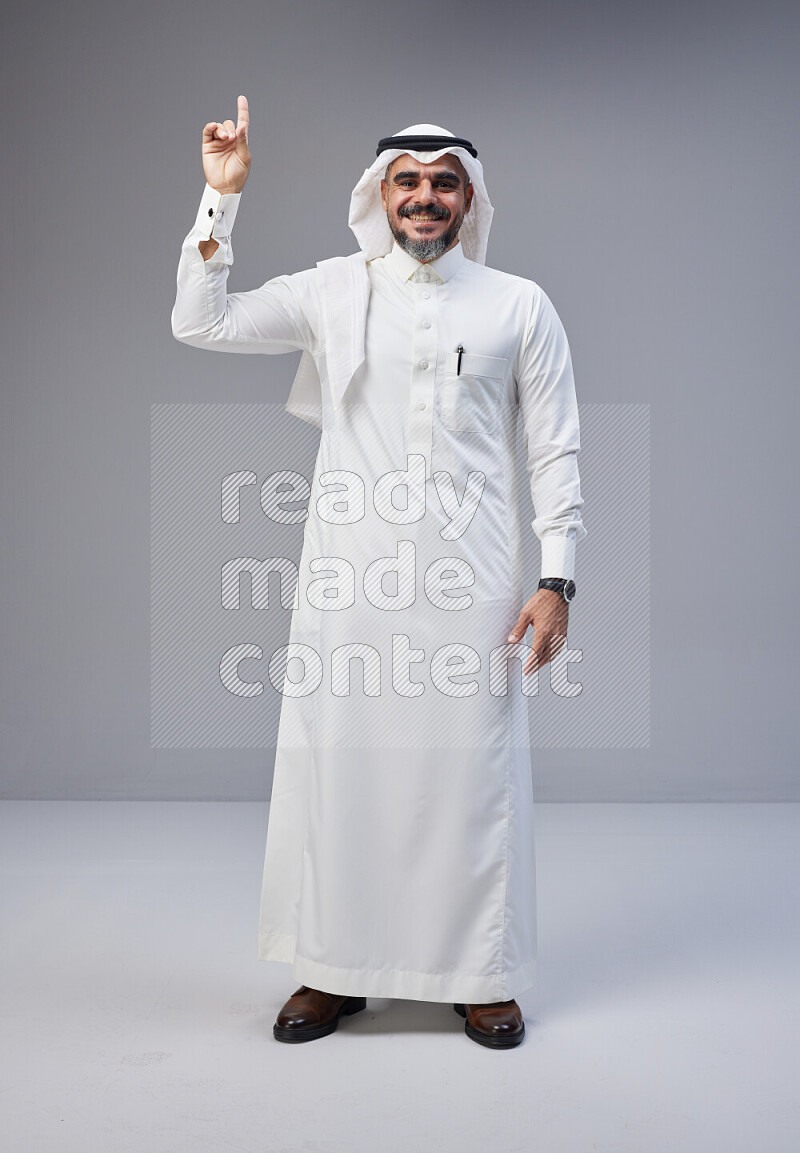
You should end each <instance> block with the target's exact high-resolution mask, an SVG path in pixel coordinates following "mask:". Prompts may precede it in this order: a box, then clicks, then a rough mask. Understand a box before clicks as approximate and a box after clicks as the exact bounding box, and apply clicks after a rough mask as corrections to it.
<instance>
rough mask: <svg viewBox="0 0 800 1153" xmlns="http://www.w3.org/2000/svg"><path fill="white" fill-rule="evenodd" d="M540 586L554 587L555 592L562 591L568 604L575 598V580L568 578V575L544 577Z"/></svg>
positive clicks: (561, 593)
mask: <svg viewBox="0 0 800 1153" xmlns="http://www.w3.org/2000/svg"><path fill="white" fill-rule="evenodd" d="M539 588H540V589H552V591H553V592H554V593H560V595H561V596H562V597H563V598H564V600H565V601H566V602H567V604H569V602H570V601H572V600H574V599H575V581H573V580H567V578H566V577H542V579H541V580H540V581H539Z"/></svg>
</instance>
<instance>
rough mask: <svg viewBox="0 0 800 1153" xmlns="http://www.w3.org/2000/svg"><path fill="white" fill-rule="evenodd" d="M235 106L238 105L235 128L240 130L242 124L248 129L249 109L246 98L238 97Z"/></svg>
mask: <svg viewBox="0 0 800 1153" xmlns="http://www.w3.org/2000/svg"><path fill="white" fill-rule="evenodd" d="M237 105H238V109H239V120H238V123H237V125H236V127H237V128H241V127H242V125H243V124H244V125H245V127H246V128H249V127H250V108H249V106H248V104H247V97H246V96H240V97H239V99H238V101H237Z"/></svg>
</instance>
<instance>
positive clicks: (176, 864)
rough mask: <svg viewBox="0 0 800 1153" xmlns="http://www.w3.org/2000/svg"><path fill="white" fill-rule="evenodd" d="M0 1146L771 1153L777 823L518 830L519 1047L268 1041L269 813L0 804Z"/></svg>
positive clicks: (559, 817) (785, 1079) (404, 1011)
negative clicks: (522, 955) (528, 939)
mask: <svg viewBox="0 0 800 1153" xmlns="http://www.w3.org/2000/svg"><path fill="white" fill-rule="evenodd" d="M0 820H1V821H2V825H1V826H0V833H1V834H2V836H1V838H0V870H1V875H2V906H1V907H0V913H1V914H2V927H3V931H2V971H1V972H0V1013H2V1022H1V1023H2V1065H1V1066H0V1075H1V1076H2V1085H1V1086H0V1087H1V1089H2V1094H1V1095H0V1108H1V1109H2V1117H1V1118H0V1132H2V1133H3V1148H5V1149H8V1150H13V1151H14V1153H39V1151H42V1153H50V1151H51V1150H52V1151H53V1153H55V1151H58V1153H73V1151H75V1153H78V1151H80V1153H94V1151H95V1150H97V1151H98V1153H99V1151H103V1153H128V1151H131V1153H133V1151H134V1150H135V1151H136V1153H183V1151H184V1150H185V1151H186V1153H206V1151H209V1153H210V1151H215V1153H216V1151H220V1153H223V1151H232V1150H240V1151H246V1153H249V1151H253V1153H255V1151H259V1153H261V1151H265V1150H269V1151H270V1153H271V1151H273V1150H274V1151H276V1153H294V1151H297V1153H300V1151H301V1150H302V1151H303V1153H339V1151H341V1153H345V1151H346V1153H362V1151H363V1153H367V1151H369V1153H417V1151H418V1153H431V1151H433V1150H445V1151H446V1150H451V1149H452V1150H460V1151H462V1153H463V1151H467V1153H472V1151H473V1150H474V1151H475V1153H479V1151H480V1153H483V1151H484V1150H492V1151H494V1150H497V1151H502V1153H514V1151H524V1153H533V1151H536V1153H539V1151H540V1153H590V1151H597V1150H600V1151H608V1153H612V1151H613V1153H627V1151H630V1153H661V1151H664V1153H666V1151H669V1153H716V1151H717V1150H724V1151H725V1153H739V1151H741V1153H745V1151H746V1153H753V1151H754V1150H756V1149H757V1150H758V1151H759V1153H796V1150H797V1149H798V1148H800V1109H799V1107H798V1083H800V1082H799V1081H798V1055H800V1046H798V1039H797V1037H798V1026H799V1025H800V1021H799V1020H798V1016H799V1015H798V1001H799V1000H800V998H799V997H798V987H799V985H800V977H799V974H800V969H799V967H798V959H799V954H800V948H798V945H799V943H800V920H799V919H798V846H800V836H799V834H800V805H777V804H755V805H749V804H707V805H700V804H679V805H665V804H656V805H644V804H641V805H639V804H606V805H602V804H586V805H574V804H563V805H556V804H548V805H539V806H538V807H537V810H536V836H537V859H538V877H537V885H538V894H539V918H538V927H539V957H540V962H539V963H540V972H539V979H538V981H537V984H536V986H535V987H534V988H533V989H531V990H529V992H528V993H526V994H525V995H524V996H523V997H521V998H520V1004H521V1005H522V1008H523V1011H524V1013H525V1018H526V1022H527V1029H528V1034H527V1037H526V1040H525V1042H524V1043H523V1044H522V1045H521V1046H520V1047H519V1048H517V1049H513V1050H509V1051H507V1052H495V1051H492V1050H487V1049H483V1048H481V1047H479V1046H478V1045H476V1044H475V1043H474V1042H472V1041H470V1040H469V1039H468V1038H467V1037H466V1036H465V1035H464V1032H463V1028H464V1022H463V1019H461V1018H459V1017H457V1016H456V1014H455V1013H454V1012H453V1009H452V1007H450V1006H449V1005H441V1004H433V1003H425V1002H412V1001H380V1000H369V1001H368V1003H367V1011H366V1012H364V1013H361V1014H359V1015H358V1016H356V1017H353V1018H349V1019H346V1020H345V1021H344V1022H343V1024H342V1025H341V1026H340V1028H339V1030H338V1032H336V1033H334V1034H333V1035H332V1036H330V1037H325V1038H323V1039H321V1040H319V1041H314V1042H311V1043H309V1044H305V1045H298V1046H289V1045H282V1044H280V1043H279V1042H277V1041H274V1040H273V1038H272V1023H273V1020H274V1018H275V1014H276V1013H277V1011H278V1009H279V1007H280V1006H281V1004H282V1003H283V1001H284V1000H285V999H286V997H288V995H289V994H290V993H291V992H292V991H293V989H294V988H295V987H296V986H297V984H299V982H295V981H294V980H293V979H292V977H291V972H290V969H289V966H286V965H278V964H274V963H265V962H262V961H258V959H257V957H256V944H255V942H256V922H257V913H258V897H259V887H260V882H261V866H262V860H263V849H264V838H265V833H266V824H267V806H266V805H265V804H255V803H252V804H248V803H242V802H239V803H219V804H217V803H202V802H193V803H180V802H172V803H156V802H62V801H40V802H36V801H30V802H29V801H16V802H14V801H11V802H5V803H3V804H2V805H0Z"/></svg>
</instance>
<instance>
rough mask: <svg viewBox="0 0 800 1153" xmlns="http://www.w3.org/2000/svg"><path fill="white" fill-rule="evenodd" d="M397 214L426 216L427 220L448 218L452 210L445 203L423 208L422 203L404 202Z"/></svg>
mask: <svg viewBox="0 0 800 1153" xmlns="http://www.w3.org/2000/svg"><path fill="white" fill-rule="evenodd" d="M397 215H398V216H424V217H425V219H426V220H448V219H449V217H450V211H449V209H447V208H445V207H444V205H443V204H433V205H430V206H429V207H427V208H423V207H422V205H421V204H417V205H414V204H404V205H403V206H402V207H401V208H398V210H397Z"/></svg>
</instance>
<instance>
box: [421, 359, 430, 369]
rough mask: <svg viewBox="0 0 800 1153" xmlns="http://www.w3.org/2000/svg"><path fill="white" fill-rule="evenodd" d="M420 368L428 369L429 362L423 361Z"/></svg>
mask: <svg viewBox="0 0 800 1153" xmlns="http://www.w3.org/2000/svg"><path fill="white" fill-rule="evenodd" d="M419 366H420V368H427V367H428V362H427V360H421V361H420V362H419Z"/></svg>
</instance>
